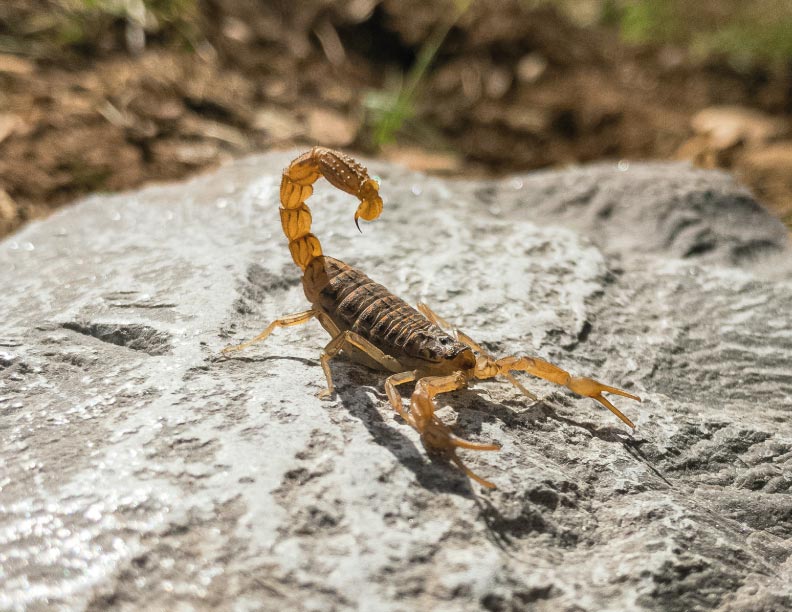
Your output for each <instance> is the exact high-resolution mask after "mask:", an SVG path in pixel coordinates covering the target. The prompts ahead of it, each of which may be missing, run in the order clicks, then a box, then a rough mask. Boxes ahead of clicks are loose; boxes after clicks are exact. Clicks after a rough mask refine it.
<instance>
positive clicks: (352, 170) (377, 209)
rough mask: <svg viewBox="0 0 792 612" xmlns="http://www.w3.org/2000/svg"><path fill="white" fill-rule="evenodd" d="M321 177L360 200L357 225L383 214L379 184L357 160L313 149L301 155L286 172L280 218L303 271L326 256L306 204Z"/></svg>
mask: <svg viewBox="0 0 792 612" xmlns="http://www.w3.org/2000/svg"><path fill="white" fill-rule="evenodd" d="M321 176H323V177H324V178H325V179H327V181H328V182H329V183H330V184H331V185H333V186H334V187H337V188H338V189H340V190H341V191H345V192H346V193H349V194H352V195H353V196H355V197H357V198H358V199H359V200H360V205H359V206H358V207H357V210H356V211H355V225H358V219H365V220H366V221H373V220H374V219H376V218H377V217H379V215H380V213H381V212H382V198H381V197H380V196H379V185H378V184H377V181H375V180H374V179H372V178H371V177H369V175H368V171H367V170H366V169H365V168H364V167H363V166H361V165H360V164H359V163H357V162H356V161H355V160H354V159H352V158H351V157H349V156H348V155H345V154H344V153H340V152H339V151H333V150H332V149H327V148H325V147H313V148H312V149H311V150H310V151H307V152H306V153H303V154H302V155H300V156H299V157H298V158H297V159H295V160H294V161H293V162H292V163H291V164H289V167H288V168H286V169H285V170H284V171H283V178H282V180H281V188H280V201H281V208H280V215H281V224H282V225H283V232H284V233H285V234H286V238H288V239H289V251H291V255H292V259H294V263H296V264H297V265H298V266H300V268H302V269H303V270H305V268H307V267H308V264H309V263H310V262H311V260H313V259H314V258H316V257H319V256H320V255H321V254H322V247H321V245H320V244H319V239H318V238H317V237H316V236H314V235H313V234H312V233H311V211H310V210H309V209H308V206H306V204H305V201H306V200H307V199H308V198H309V197H310V195H311V194H312V193H313V184H314V183H315V182H316V180H317V179H318V178H319V177H321ZM358 229H360V226H359V225H358Z"/></svg>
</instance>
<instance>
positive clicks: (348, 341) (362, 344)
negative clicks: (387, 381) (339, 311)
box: [319, 330, 401, 398]
mask: <svg viewBox="0 0 792 612" xmlns="http://www.w3.org/2000/svg"><path fill="white" fill-rule="evenodd" d="M350 348H355V349H358V350H359V351H362V352H363V353H364V354H365V355H366V356H367V357H369V358H371V359H373V360H374V361H375V362H376V363H378V364H379V365H380V366H381V367H383V368H384V369H385V370H387V371H389V372H393V371H395V370H400V369H401V366H400V365H399V362H398V361H397V360H396V359H394V358H393V357H391V356H389V355H386V354H385V353H383V352H382V351H381V350H379V349H378V348H377V347H376V346H374V345H373V344H371V342H369V341H368V340H366V339H365V338H364V337H363V336H361V335H360V334H356V333H355V332H353V331H350V330H346V331H343V332H341V333H340V334H338V335H337V336H336V337H335V338H333V339H332V340H330V342H328V343H327V346H325V348H324V351H323V352H322V356H321V357H320V359H319V360H320V362H321V364H322V370H323V371H324V374H325V378H326V379H327V389H325V390H324V391H322V392H321V393H320V394H319V397H321V398H327V397H330V396H331V395H332V394H333V393H334V391H335V386H334V385H333V375H332V373H331V372H330V360H331V359H332V358H333V357H335V356H336V355H337V354H338V353H339V352H340V351H342V350H344V349H347V350H349V349H350Z"/></svg>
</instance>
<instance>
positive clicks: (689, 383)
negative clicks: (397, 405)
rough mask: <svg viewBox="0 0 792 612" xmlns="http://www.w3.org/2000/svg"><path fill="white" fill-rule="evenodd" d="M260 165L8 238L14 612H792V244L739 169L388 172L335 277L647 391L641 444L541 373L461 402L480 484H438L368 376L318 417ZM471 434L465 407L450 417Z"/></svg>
mask: <svg viewBox="0 0 792 612" xmlns="http://www.w3.org/2000/svg"><path fill="white" fill-rule="evenodd" d="M291 157H293V155H291V154H273V155H268V156H264V157H256V158H251V159H248V160H245V161H242V162H238V163H235V164H234V165H231V166H228V167H226V168H224V169H222V170H221V171H219V172H217V173H216V174H213V175H211V176H205V177H202V178H199V179H196V180H193V181H191V182H189V183H185V184H179V185H173V186H166V187H153V188H149V189H146V190H143V191H140V192H136V193H130V194H124V195H119V196H113V197H94V198H90V199H88V200H86V201H84V202H82V203H80V204H79V205H77V206H75V207H72V208H70V209H68V210H64V211H62V212H61V213H59V214H57V215H55V216H53V217H51V218H49V219H48V220H46V221H43V222H40V223H36V224H32V225H30V226H29V227H28V228H26V229H25V230H24V231H22V232H21V233H19V234H17V235H15V236H12V237H11V238H10V239H8V240H6V241H5V242H3V243H2V244H0V266H1V267H2V270H3V281H4V282H3V291H2V294H1V295H0V311H2V312H3V326H2V329H0V433H1V434H2V438H1V440H2V441H1V443H0V449H1V450H0V453H1V454H0V458H1V459H2V464H3V470H2V473H0V487H2V490H0V563H1V565H0V568H1V569H0V586H1V587H2V588H0V609H4V610H5V609H9V610H23V609H30V610H39V609H41V610H43V609H53V608H54V609H70V610H72V609H74V610H82V609H88V610H103V609H107V608H108V607H111V608H116V609H129V610H139V609H158V610H160V609H162V610H164V609H167V610H189V609H197V610H210V609H223V610H253V609H303V610H322V611H326V610H343V609H361V610H416V609H432V610H478V609H487V610H525V609H532V610H547V611H550V610H553V611H556V610H568V611H573V610H574V611H587V610H592V611H594V610H665V611H675V610H679V611H683V610H721V611H724V612H725V611H740V612H745V611H757V612H758V611H760V610H761V611H769V610H779V611H780V610H785V609H789V608H790V607H792V559H791V558H790V553H792V427H791V426H790V424H789V421H790V417H792V313H791V310H790V304H792V266H790V261H792V251H790V249H789V246H788V245H787V242H786V235H785V232H784V230H783V228H782V227H781V225H780V224H779V223H777V222H776V221H774V220H773V219H771V218H770V217H769V216H768V215H766V214H765V213H764V212H763V211H762V210H761V209H760V208H759V207H758V206H757V205H756V203H755V202H754V201H753V200H751V198H750V197H749V196H748V195H747V194H746V193H744V192H742V191H741V190H739V189H738V188H737V187H735V185H734V184H733V183H732V181H731V180H730V179H729V178H728V177H726V176H725V175H722V174H719V173H714V172H703V171H694V170H690V169H688V168H687V167H685V166H681V165H670V164H650V165H645V164H633V165H631V166H628V165H627V164H624V163H622V164H620V165H619V166H618V167H617V166H615V165H601V166H592V167H586V168H575V169H570V170H567V171H562V172H546V173H537V174H531V175H526V176H520V177H513V178H509V179H504V180H503V181H492V182H450V181H442V180H438V179H432V178H426V177H424V176H420V175H416V174H412V173H409V172H407V171H405V170H402V169H399V168H397V167H391V166H385V165H383V164H380V163H373V162H372V163H371V168H372V170H373V171H374V172H375V173H376V174H379V176H380V177H381V179H382V192H383V194H384V196H385V201H386V207H385V211H384V213H383V216H382V217H381V219H379V220H377V221H376V222H374V223H371V224H366V225H365V227H364V234H363V235H362V236H360V235H359V234H357V232H356V230H355V228H354V226H353V224H352V211H353V209H354V204H353V202H351V201H350V199H349V198H348V197H347V196H345V195H343V194H340V193H339V192H337V191H334V190H332V189H331V188H330V187H328V186H326V185H323V186H322V187H321V188H319V189H318V191H317V193H316V194H315V195H314V196H313V198H312V199H311V200H310V202H309V203H310V205H311V208H312V210H313V211H314V229H315V233H316V234H317V235H318V236H319V237H320V239H321V240H322V243H323V246H324V250H325V252H327V253H328V254H331V255H334V256H337V257H339V258H341V259H344V260H345V261H347V262H348V263H350V264H352V265H356V266H358V267H360V268H362V269H363V270H364V271H366V272H367V273H368V274H369V275H371V276H372V277H374V278H375V279H376V280H379V281H380V282H382V283H383V284H385V285H386V286H388V287H389V288H390V289H391V290H393V291H394V292H396V293H398V294H399V295H401V296H402V297H404V298H406V299H408V300H409V301H412V302H414V301H416V300H418V299H421V300H424V301H426V302H428V303H429V304H430V305H432V306H433V307H434V308H435V310H436V311H437V312H439V313H440V314H442V315H443V316H445V317H446V318H448V319H450V320H452V321H454V322H456V323H458V324H459V325H460V326H461V327H462V328H463V329H464V330H465V331H466V332H468V333H469V334H470V335H471V336H473V337H474V338H477V339H479V340H480V341H481V342H482V343H483V344H484V346H485V347H486V348H487V349H489V350H490V351H492V352H493V353H496V354H498V355H506V354H514V353H520V352H522V353H527V354H538V355H541V356H543V357H545V358H547V359H550V360H551V361H554V362H555V363H558V364H559V365H561V366H563V367H565V368H567V369H569V370H570V371H572V372H575V373H578V374H582V375H593V376H595V377H597V378H599V379H600V380H602V381H604V382H609V383H612V384H615V385H618V386H621V387H623V388H625V389H627V390H630V391H633V392H635V393H637V394H639V395H641V396H642V397H643V398H644V402H643V404H635V403H632V402H629V401H628V400H622V398H619V400H620V401H617V402H616V403H617V404H618V405H619V406H620V407H622V408H623V409H624V411H625V412H626V413H627V414H628V416H630V417H631V418H632V419H634V420H635V421H636V422H637V423H638V429H637V431H636V432H635V433H631V432H629V431H628V430H627V429H626V428H625V427H624V426H623V425H621V424H620V423H619V422H618V421H617V420H616V419H615V418H614V417H613V415H611V414H610V413H609V412H607V411H605V410H603V409H602V408H600V407H599V406H598V405H597V404H596V403H594V402H593V401H592V400H586V399H580V398H577V397H575V396H573V395H571V394H569V393H566V392H564V391H563V390H559V389H558V388H556V387H553V386H552V385H550V384H549V383H545V382H542V381H535V380H524V382H525V383H526V384H528V385H529V386H530V387H531V388H532V389H533V390H534V391H535V392H536V393H537V394H539V395H540V396H542V397H543V400H542V401H540V402H536V403H531V402H530V401H527V399H526V398H524V397H523V396H521V395H520V394H519V393H518V392H517V390H516V389H514V388H513V387H511V386H510V385H509V384H508V383H506V382H486V383H481V384H479V385H477V386H476V387H474V388H471V389H470V390H467V391H461V392H459V393H456V394H453V395H450V396H445V397H444V398H443V400H444V401H443V402H442V403H443V405H444V406H448V407H445V408H443V410H442V412H441V414H442V415H443V417H444V418H447V419H448V420H449V422H450V421H453V419H454V418H455V415H458V417H457V427H458V430H459V431H460V432H461V433H462V434H463V435H464V436H465V437H468V438H471V439H476V440H482V441H489V440H496V441H498V442H500V443H502V444H503V450H502V451H501V452H499V453H467V454H466V455H465V459H466V460H467V461H468V463H469V465H470V466H471V467H473V468H474V469H475V470H476V471H477V472H478V473H480V474H482V475H483V476H485V477H487V478H490V479H492V480H493V481H494V482H496V483H497V485H498V487H499V488H498V489H497V490H494V491H484V490H481V489H480V488H479V487H478V486H477V485H475V484H471V483H470V482H468V480H467V479H466V478H464V477H463V476H462V475H461V474H460V473H459V472H458V471H457V470H456V469H455V468H453V466H449V465H448V464H446V463H444V462H443V461H441V460H435V461H431V460H429V459H428V458H427V455H426V453H425V452H424V450H423V448H422V447H421V445H420V442H419V439H418V437H417V435H416V434H415V432H414V431H412V429H410V428H409V427H408V426H407V425H405V424H404V423H403V422H401V421H400V419H398V418H396V417H395V416H394V414H393V413H392V410H391V409H390V408H389V407H388V405H387V402H386V398H385V395H384V393H383V391H382V382H383V376H382V375H381V374H379V373H375V372H372V371H369V370H366V369H365V368H362V367H360V366H356V365H353V364H350V363H347V362H345V361H344V360H342V359H339V360H336V361H335V362H334V364H333V371H334V373H335V378H336V383H337V385H338V387H339V394H338V396H337V397H336V398H335V399H333V400H331V401H321V400H319V399H318V398H317V397H316V393H317V392H318V391H319V390H320V389H321V388H322V386H323V376H322V372H321V368H320V367H319V362H318V356H319V351H320V349H321V347H322V346H323V345H324V344H325V343H326V341H327V337H326V335H325V334H324V332H323V330H321V328H319V326H318V325H316V324H314V323H311V324H308V325H305V326H303V327H299V328H294V329H284V330H278V331H277V332H276V333H275V334H274V335H273V336H272V337H271V338H270V339H268V340H267V342H266V343H264V344H260V345H256V346H255V347H253V348H251V349H249V350H248V351H246V352H244V353H240V354H239V355H238V356H236V357H234V358H233V359H223V358H220V357H219V356H218V354H219V351H220V349H221V348H222V347H223V346H225V345H226V344H228V343H231V342H237V341H240V340H242V339H245V338H249V337H251V336H252V335H254V334H256V333H257V332H258V331H260V330H261V329H262V328H263V327H264V325H265V324H266V323H267V322H269V321H270V320H271V319H273V318H275V317H278V316H280V315H282V314H286V313H291V312H298V311H300V310H304V309H305V308H306V302H305V299H304V297H303V295H302V289H301V286H300V284H299V270H298V269H297V268H296V267H295V266H294V265H293V264H292V262H291V260H290V258H289V255H288V252H287V249H286V245H285V239H284V238H283V236H282V234H281V230H280V224H279V219H278V212H277V204H276V200H277V190H278V183H279V172H280V170H281V168H282V167H283V166H284V165H285V164H286V163H287V162H288V160H289V159H290V158H291ZM451 407H453V408H451Z"/></svg>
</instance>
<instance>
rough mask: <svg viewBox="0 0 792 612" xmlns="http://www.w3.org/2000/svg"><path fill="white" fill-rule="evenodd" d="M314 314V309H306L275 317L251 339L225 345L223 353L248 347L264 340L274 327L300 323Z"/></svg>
mask: <svg viewBox="0 0 792 612" xmlns="http://www.w3.org/2000/svg"><path fill="white" fill-rule="evenodd" d="M315 316H316V311H314V310H306V311H305V312H298V313H296V314H292V315H286V316H285V317H283V318H281V319H275V320H274V321H273V322H272V323H270V324H269V325H267V329H265V330H264V331H263V332H261V333H260V334H259V335H258V336H256V337H255V338H253V339H252V340H248V341H247V342H243V343H242V344H237V345H236V346H227V347H225V348H224V349H223V354H224V355H227V354H228V353H231V352H233V351H241V350H242V349H244V348H247V347H249V346H250V345H251V344H255V343H256V342H260V341H262V340H264V339H265V338H266V337H267V336H269V335H270V334H271V333H272V330H274V329H275V328H276V327H291V326H292V325H302V324H303V323H307V322H308V321H310V320H311V319H313V318H314V317H315Z"/></svg>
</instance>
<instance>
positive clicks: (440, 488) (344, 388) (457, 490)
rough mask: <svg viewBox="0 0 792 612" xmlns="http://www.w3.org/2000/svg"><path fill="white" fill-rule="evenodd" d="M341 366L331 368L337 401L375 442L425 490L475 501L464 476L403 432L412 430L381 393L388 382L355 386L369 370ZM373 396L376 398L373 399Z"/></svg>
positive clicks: (347, 365) (471, 488)
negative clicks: (359, 374)
mask: <svg viewBox="0 0 792 612" xmlns="http://www.w3.org/2000/svg"><path fill="white" fill-rule="evenodd" d="M341 363H342V362H341V361H340V360H339V362H338V363H337V364H333V366H331V367H333V378H334V380H336V389H335V391H336V397H337V398H338V400H340V402H341V404H342V405H343V406H344V407H345V408H346V409H347V410H348V411H349V414H351V415H352V416H353V417H355V418H357V419H358V420H360V422H361V423H363V425H364V426H365V427H366V429H367V430H368V431H369V433H370V434H371V437H372V439H373V440H374V442H376V443H377V444H379V445H380V446H382V447H383V448H385V449H387V450H388V451H389V452H390V453H391V454H392V455H393V456H394V457H395V458H396V459H397V460H398V461H399V463H401V464H402V465H403V466H404V467H406V468H407V469H408V470H410V471H411V472H412V473H413V474H415V478H416V480H417V481H418V483H419V484H420V485H421V486H422V487H424V488H425V489H428V490H430V491H435V492H440V493H452V494H454V495H460V496H462V497H466V498H474V497H475V496H476V493H475V492H474V490H473V487H472V485H471V483H470V479H469V478H468V477H467V476H465V474H463V473H462V472H461V471H459V469H458V468H457V467H456V466H454V465H453V464H452V463H451V462H450V461H448V460H446V459H444V458H443V457H440V456H437V455H435V454H432V453H427V452H426V451H425V450H424V449H423V448H419V447H418V446H416V445H415V444H414V443H413V441H412V440H411V439H410V438H408V437H407V436H406V435H405V434H404V433H403V431H402V429H403V428H408V429H410V426H409V425H408V424H407V423H405V422H404V421H403V420H402V419H401V417H400V416H399V415H397V414H396V413H395V412H394V411H393V409H392V408H391V406H390V404H389V403H388V398H387V396H386V395H385V392H384V391H383V390H382V388H383V386H384V382H385V379H384V378H383V379H382V381H381V383H380V384H378V385H376V386H375V385H372V384H370V383H368V384H366V383H361V384H358V383H357V382H353V379H355V378H357V372H358V371H360V372H363V371H366V368H365V367H363V366H359V365H356V364H350V363H349V362H343V366H342V365H341ZM339 366H341V367H339ZM365 374H366V378H367V379H368V380H370V372H369V371H366V372H365ZM399 391H400V392H402V393H403V399H404V397H405V396H406V397H407V398H409V394H410V393H412V389H409V391H406V390H403V389H399ZM372 392H373V393H374V395H375V398H374V399H373V398H372V396H371V393H372ZM383 406H385V407H387V410H389V411H391V412H392V413H393V417H392V418H389V419H385V418H383V417H382V414H381V410H382V409H383ZM427 457H428V459H429V462H427Z"/></svg>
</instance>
